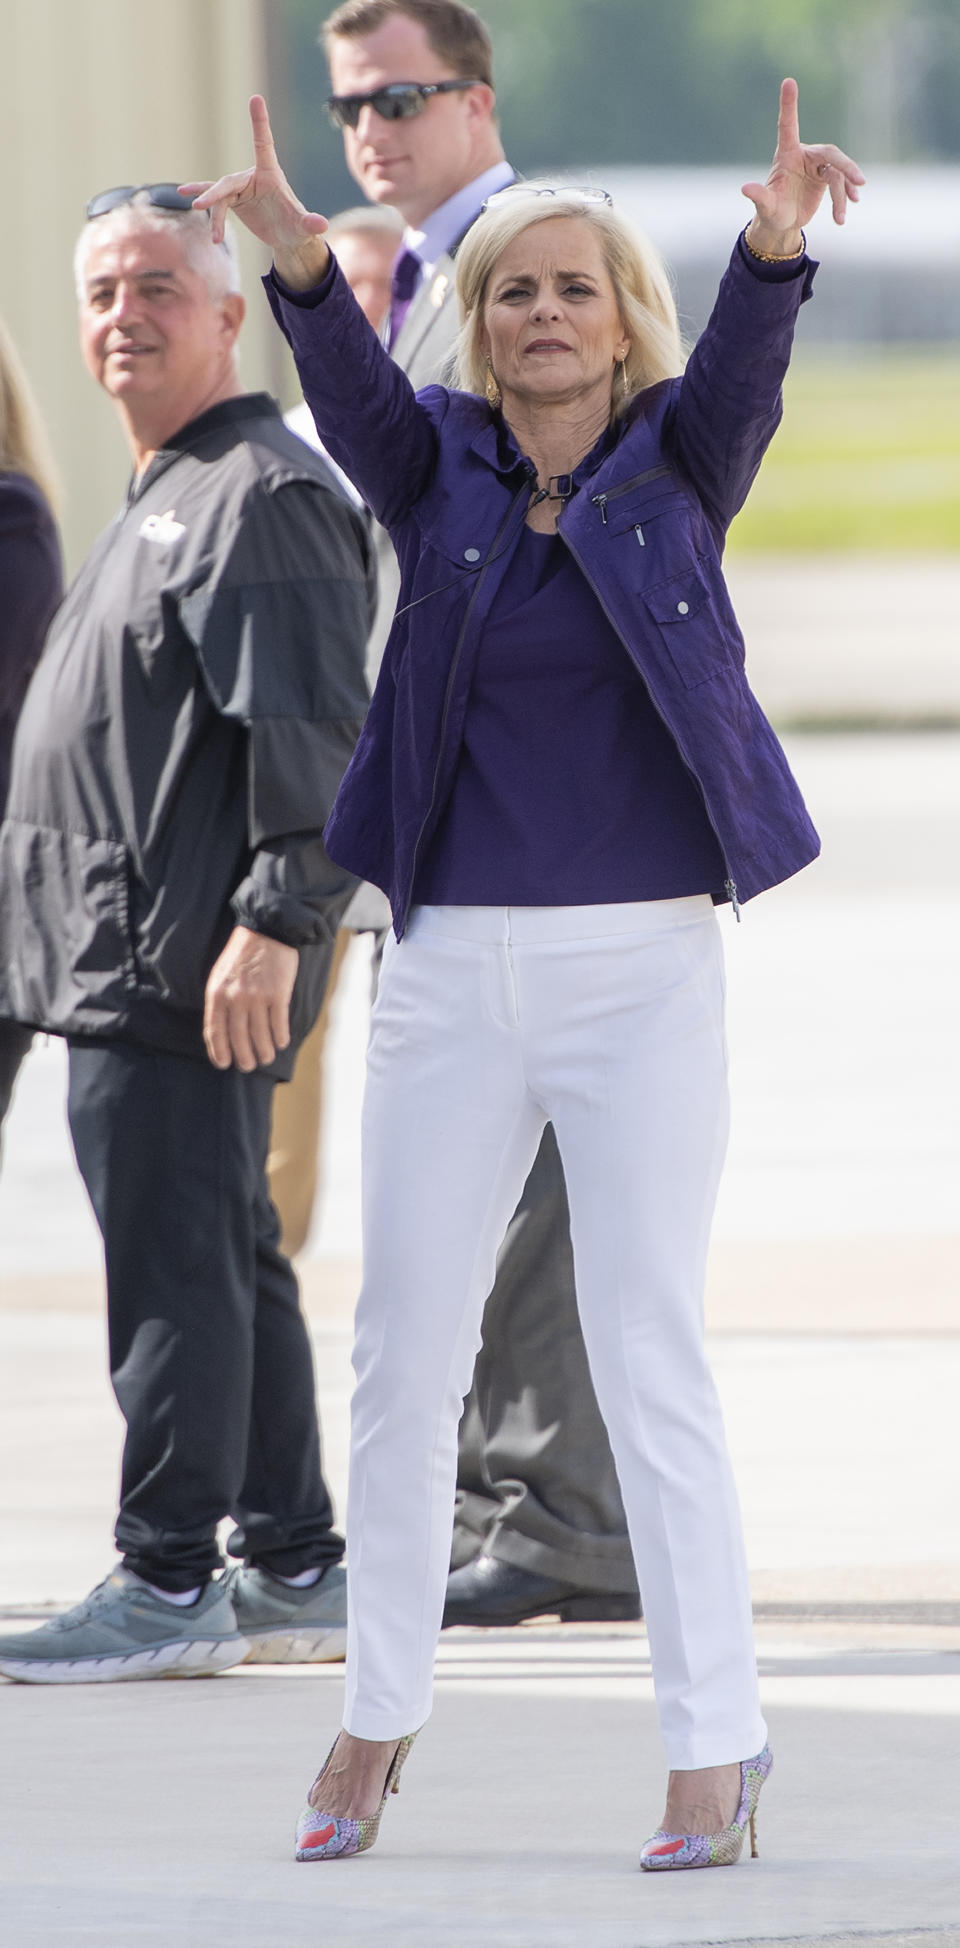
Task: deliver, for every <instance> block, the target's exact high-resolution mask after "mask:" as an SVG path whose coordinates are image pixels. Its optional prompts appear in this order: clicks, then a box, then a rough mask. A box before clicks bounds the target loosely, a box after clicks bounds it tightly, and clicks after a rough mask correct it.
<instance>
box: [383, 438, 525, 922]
mask: <svg viewBox="0 0 960 1948" xmlns="http://www.w3.org/2000/svg"><path fill="white" fill-rule="evenodd" d="M534 478H535V476H534ZM529 492H530V480H529V478H528V479H527V480H525V481H524V484H523V486H522V487H520V488H518V490H517V492H516V493H515V494H514V497H513V499H512V501H511V502H510V505H509V507H508V508H507V511H506V514H505V515H504V517H503V520H502V522H501V524H500V526H499V528H498V529H497V532H496V534H495V535H494V538H493V543H492V546H491V548H490V552H489V554H488V556H487V559H486V561H485V562H484V564H483V567H482V568H481V570H480V573H479V574H478V576H477V579H476V581H475V583H474V585H473V593H472V595H471V597H470V600H469V602H468V603H467V607H466V612H465V614H464V618H463V621H462V623H461V625H460V634H459V636H458V637H457V640H456V645H455V647H454V651H453V655H452V657H451V659H450V670H449V674H448V676H447V688H446V692H445V694H444V699H443V712H442V715H441V718H440V736H439V739H438V741H437V762H436V765H435V767H434V773H433V785H432V787H431V791H430V803H429V805H428V806H427V810H426V813H425V815H424V819H423V823H422V824H421V827H420V830H419V832H418V833H417V836H416V840H415V843H414V848H413V858H412V860H411V862H410V883H409V886H408V888H407V898H406V905H405V906H404V909H403V917H402V924H401V929H400V932H401V935H402V934H403V933H405V932H406V927H407V921H408V919H409V917H410V908H411V906H412V905H413V889H414V886H415V885H416V882H417V858H418V855H419V852H420V843H421V840H422V838H423V835H424V833H425V831H426V829H427V826H428V825H429V823H430V819H431V815H432V813H433V808H434V806H435V804H436V802H437V786H438V785H439V783H440V770H441V766H442V763H443V747H444V743H445V741H446V733H447V724H448V722H449V720H450V704H451V701H452V699H453V685H454V680H455V678H456V674H457V670H458V668H459V664H460V655H461V651H462V649H463V639H464V636H465V635H466V633H467V625H468V623H469V621H470V617H471V614H472V612H473V605H474V603H475V602H476V599H477V596H478V595H479V593H480V590H481V588H482V587H483V578H484V576H485V575H486V572H487V569H488V568H489V567H490V566H491V564H492V562H493V561H494V559H495V557H496V554H497V551H498V548H499V545H500V542H501V541H502V539H503V536H504V535H505V534H506V532H507V529H508V527H509V526H510V522H511V520H512V519H513V512H514V509H515V507H516V505H517V502H518V501H519V500H520V498H521V495H523V494H529Z"/></svg>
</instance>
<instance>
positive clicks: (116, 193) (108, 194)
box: [87, 183, 210, 222]
mask: <svg viewBox="0 0 960 1948" xmlns="http://www.w3.org/2000/svg"><path fill="white" fill-rule="evenodd" d="M135 196H146V197H147V198H148V200H149V202H150V203H151V204H152V205H153V208H154V209H155V210H176V211H180V210H192V209H193V197H192V196H181V194H180V191H179V190H178V188H177V185H176V183H121V184H120V186H119V188H117V189H102V190H101V191H100V194H99V196H91V198H90V201H89V203H88V204H87V221H88V222H89V221H90V219H91V218H92V217H95V216H106V215H107V213H108V211H109V210H117V209H119V207H120V205H121V203H132V202H133V199H134V197H135ZM203 214H204V216H209V215H210V212H209V210H204V212H203Z"/></svg>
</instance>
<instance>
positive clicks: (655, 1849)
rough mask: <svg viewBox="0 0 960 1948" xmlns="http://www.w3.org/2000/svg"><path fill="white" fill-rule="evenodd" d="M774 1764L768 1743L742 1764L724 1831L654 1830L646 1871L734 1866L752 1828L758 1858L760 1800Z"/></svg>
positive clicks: (645, 1860)
mask: <svg viewBox="0 0 960 1948" xmlns="http://www.w3.org/2000/svg"><path fill="white" fill-rule="evenodd" d="M772 1768H773V1753H772V1752H771V1750H770V1747H769V1745H765V1746H764V1748H763V1751H762V1752H758V1753H757V1756H756V1758H755V1759H743V1760H742V1761H741V1765H740V1804H739V1806H738V1807H737V1816H736V1818H735V1819H734V1820H732V1821H731V1823H730V1825H729V1826H725V1827H724V1828H723V1831H722V1832H721V1833H664V1832H663V1831H660V1832H658V1833H654V1834H653V1835H652V1836H651V1838H650V1839H649V1840H648V1841H647V1844H646V1846H645V1847H644V1848H643V1850H642V1852H641V1855H640V1865H641V1867H642V1868H643V1870H644V1872H645V1873H663V1872H664V1870H666V1871H668V1872H669V1871H671V1870H675V1869H676V1868H679V1867H732V1866H733V1864H734V1862H735V1861H737V1860H739V1858H740V1852H741V1848H742V1846H743V1837H744V1834H745V1833H746V1830H747V1827H748V1826H749V1828H750V1857H751V1859H752V1860H756V1858H757V1800H758V1799H759V1797H760V1789H761V1787H762V1785H763V1783H764V1781H765V1780H766V1779H768V1778H769V1776H770V1773H771V1770H772Z"/></svg>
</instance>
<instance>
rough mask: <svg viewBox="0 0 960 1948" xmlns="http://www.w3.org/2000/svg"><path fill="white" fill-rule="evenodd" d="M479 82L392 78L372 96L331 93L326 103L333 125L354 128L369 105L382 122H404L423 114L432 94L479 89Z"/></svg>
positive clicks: (449, 93)
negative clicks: (399, 79) (398, 79)
mask: <svg viewBox="0 0 960 1948" xmlns="http://www.w3.org/2000/svg"><path fill="white" fill-rule="evenodd" d="M480 86H481V84H480V82H479V81H391V83H390V85H389V87H387V88H375V89H374V92H373V94H372V95H331V96H330V100H329V101H328V102H327V104H326V109H327V114H328V115H329V117H330V120H331V122H332V123H333V126H334V128H338V129H355V128H356V126H357V124H358V122H359V120H360V110H361V109H362V108H372V109H374V110H375V112H376V114H378V115H379V116H381V118H382V120H383V121H385V122H407V121H409V119H410V117H411V115H422V114H423V111H424V109H425V108H426V105H427V102H428V101H429V99H430V96H431V95H452V94H454V93H456V92H458V91H459V90H460V89H462V88H479V87H480Z"/></svg>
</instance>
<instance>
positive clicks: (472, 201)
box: [403, 162, 516, 277]
mask: <svg viewBox="0 0 960 1948" xmlns="http://www.w3.org/2000/svg"><path fill="white" fill-rule="evenodd" d="M515 175H516V171H515V170H514V169H511V167H510V164H509V163H508V162H495V163H494V165H493V168H492V169H485V170H484V172H483V175H482V176H477V177H475V179H474V181H473V182H472V183H468V184H467V186H466V188H465V189H458V190H457V193H456V195H455V196H448V198H447V200H446V202H445V203H441V205H440V208H439V209H438V210H432V211H431V213H430V215H429V216H428V218H427V220H426V223H425V224H424V225H423V227H422V229H420V230H411V229H406V230H405V231H404V233H403V248H404V249H406V250H413V251H415V252H416V254H417V256H418V257H419V259H420V262H421V263H422V265H423V276H425V277H429V275H430V273H431V271H432V270H433V267H434V265H435V264H436V263H437V262H438V260H439V259H440V258H441V257H443V256H444V255H445V253H446V252H447V251H448V250H450V249H451V247H452V246H453V245H454V244H455V243H457V241H458V240H459V238H460V237H462V236H463V233H464V231H465V230H467V229H469V227H470V224H471V223H472V222H473V219H474V217H476V216H479V214H480V205H481V203H482V202H483V201H484V199H485V198H486V197H488V196H492V195H493V193H494V191H495V190H497V189H505V188H506V186H507V184H508V183H512V182H513V181H514V178H515Z"/></svg>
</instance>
